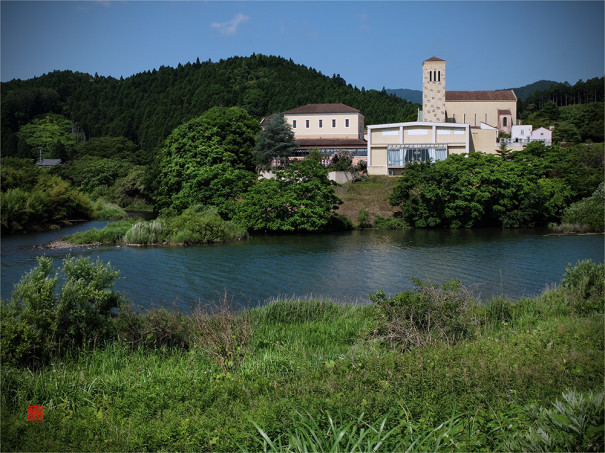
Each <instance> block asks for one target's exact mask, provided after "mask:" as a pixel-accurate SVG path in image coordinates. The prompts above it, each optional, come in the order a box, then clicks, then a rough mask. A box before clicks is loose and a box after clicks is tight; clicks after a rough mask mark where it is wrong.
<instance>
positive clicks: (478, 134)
mask: <svg viewBox="0 0 605 453" xmlns="http://www.w3.org/2000/svg"><path fill="white" fill-rule="evenodd" d="M445 82H446V72H445V60H442V59H441V58H437V57H432V58H429V59H428V60H425V61H424V62H423V63H422V110H421V111H419V112H418V121H416V122H408V123H397V124H378V125H371V126H368V133H367V142H368V151H367V158H368V174H374V175H398V174H401V172H402V170H403V167H405V165H406V164H408V163H410V162H416V161H420V162H425V161H428V160H432V161H436V160H444V159H446V158H447V156H449V155H450V154H463V153H469V152H471V151H481V152H486V153H495V152H496V151H497V150H498V148H499V144H498V133H499V132H500V131H503V132H506V133H510V132H511V130H512V126H513V125H514V124H515V121H516V118H517V97H516V96H515V93H514V92H513V91H512V90H502V91H446V89H445Z"/></svg>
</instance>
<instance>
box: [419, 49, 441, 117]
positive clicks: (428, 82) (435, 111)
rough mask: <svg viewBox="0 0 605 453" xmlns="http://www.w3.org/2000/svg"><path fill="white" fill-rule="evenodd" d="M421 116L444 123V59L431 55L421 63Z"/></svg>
mask: <svg viewBox="0 0 605 453" xmlns="http://www.w3.org/2000/svg"><path fill="white" fill-rule="evenodd" d="M422 118H423V121H427V122H430V123H445V60H442V59H441V58H437V57H432V58H429V59H428V60H425V61H424V62H423V63H422Z"/></svg>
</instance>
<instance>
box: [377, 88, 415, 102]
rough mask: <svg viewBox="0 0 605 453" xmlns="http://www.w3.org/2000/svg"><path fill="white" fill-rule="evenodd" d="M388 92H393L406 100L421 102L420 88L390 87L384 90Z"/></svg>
mask: <svg viewBox="0 0 605 453" xmlns="http://www.w3.org/2000/svg"><path fill="white" fill-rule="evenodd" d="M386 91H387V93H388V94H394V95H395V96H398V97H400V98H402V99H405V100H406V101H410V102H413V103H415V104H422V90H409V89H407V88H392V89H387V90H386Z"/></svg>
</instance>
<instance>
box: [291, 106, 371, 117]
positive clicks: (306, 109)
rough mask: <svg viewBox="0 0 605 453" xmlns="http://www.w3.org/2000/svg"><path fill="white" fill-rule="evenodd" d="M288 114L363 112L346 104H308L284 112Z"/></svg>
mask: <svg viewBox="0 0 605 453" xmlns="http://www.w3.org/2000/svg"><path fill="white" fill-rule="evenodd" d="M284 113H286V114H290V115H291V114H309V113H361V112H360V111H359V110H357V109H354V108H353V107H349V106H348V105H345V104H307V105H303V106H301V107H296V108H295V109H292V110H288V111H286V112H284Z"/></svg>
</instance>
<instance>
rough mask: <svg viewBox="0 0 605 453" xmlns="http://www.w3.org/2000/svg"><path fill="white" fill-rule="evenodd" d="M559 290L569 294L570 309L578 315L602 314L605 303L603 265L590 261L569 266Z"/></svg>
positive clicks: (604, 273) (604, 267) (604, 272)
mask: <svg viewBox="0 0 605 453" xmlns="http://www.w3.org/2000/svg"><path fill="white" fill-rule="evenodd" d="M561 288H562V289H564V290H565V291H566V292H567V294H569V303H570V304H571V305H572V309H574V310H576V311H578V312H579V313H588V312H591V311H598V312H599V313H602V312H603V303H604V301H605V263H601V264H595V263H593V262H592V261H590V260H584V261H578V262H577V263H576V265H575V266H572V265H571V264H569V265H568V266H567V267H566V268H565V275H564V276H563V280H562V281H561Z"/></svg>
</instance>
